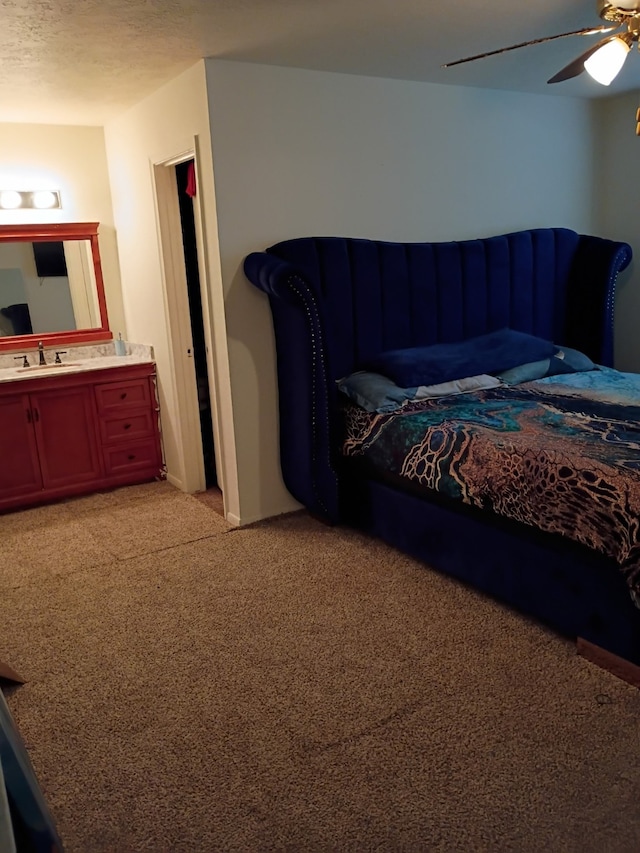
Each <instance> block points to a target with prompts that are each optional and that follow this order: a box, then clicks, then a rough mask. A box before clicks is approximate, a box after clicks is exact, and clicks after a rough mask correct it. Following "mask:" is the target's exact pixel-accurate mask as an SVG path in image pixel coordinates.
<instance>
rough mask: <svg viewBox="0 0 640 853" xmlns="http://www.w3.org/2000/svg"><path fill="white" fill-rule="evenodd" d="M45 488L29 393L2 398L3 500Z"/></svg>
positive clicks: (0, 482)
mask: <svg viewBox="0 0 640 853" xmlns="http://www.w3.org/2000/svg"><path fill="white" fill-rule="evenodd" d="M41 488H42V476H41V474H40V461H39V458H38V446H37V444H36V434H35V430H34V429H33V418H32V416H31V407H30V403H29V395H28V394H15V393H14V394H9V395H6V396H4V395H3V396H2V397H0V502H2V501H4V500H11V498H13V497H15V498H16V499H19V498H20V497H21V496H22V495H29V494H31V493H32V492H37V491H38V490H39V489H41Z"/></svg>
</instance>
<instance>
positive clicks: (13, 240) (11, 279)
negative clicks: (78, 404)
mask: <svg viewBox="0 0 640 853" xmlns="http://www.w3.org/2000/svg"><path fill="white" fill-rule="evenodd" d="M112 337H113V335H112V334H111V332H110V331H109V321H108V318H107V304H106V299H105V295H104V282H103V279H102V265H101V263H100V250H99V247H98V223H97V222H70V223H69V222H67V223H51V224H45V225H0V351H7V350H21V349H29V348H33V347H36V346H37V344H38V342H39V341H42V343H43V344H44V345H45V346H54V345H56V344H69V345H73V344H82V343H92V342H97V341H109V340H111V338H112Z"/></svg>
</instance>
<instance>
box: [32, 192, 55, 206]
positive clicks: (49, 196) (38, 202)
mask: <svg viewBox="0 0 640 853" xmlns="http://www.w3.org/2000/svg"><path fill="white" fill-rule="evenodd" d="M32 201H33V206H34V207H37V208H38V210H46V209H47V208H48V207H58V206H59V201H58V195H57V193H54V192H51V191H50V190H39V191H38V192H34V194H33V196H32Z"/></svg>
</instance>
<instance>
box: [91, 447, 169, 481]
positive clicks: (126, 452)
mask: <svg viewBox="0 0 640 853" xmlns="http://www.w3.org/2000/svg"><path fill="white" fill-rule="evenodd" d="M103 450H104V464H105V470H106V474H107V476H108V477H109V476H118V475H119V474H127V473H128V472H130V471H132V472H133V471H137V470H139V469H157V470H158V471H159V470H160V458H159V456H158V443H157V441H156V439H155V438H149V439H147V440H146V441H135V442H131V443H129V444H127V446H126V447H116V446H113V447H105V448H103Z"/></svg>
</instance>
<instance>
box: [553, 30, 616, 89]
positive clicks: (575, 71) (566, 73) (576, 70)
mask: <svg viewBox="0 0 640 853" xmlns="http://www.w3.org/2000/svg"><path fill="white" fill-rule="evenodd" d="M612 38H613V36H607V38H605V39H600V41H599V42H598V43H597V44H594V45H592V46H591V47H590V48H589V50H585V52H584V53H581V54H580V56H578V57H576V58H575V59H574V60H573V61H572V62H570V63H569V64H568V65H565V67H564V68H561V69H560V71H558V73H557V74H554V75H553V77H551V79H550V80H547V83H562V81H563V80H571V78H572V77H577V76H578V75H579V74H582V72H583V71H584V64H585V62H586V61H587V59H589V57H590V56H592V55H593V54H594V53H595V52H596V50H599V49H600V48H601V47H602V45H603V44H606V43H607V42H608V41H610V40H611V39H612Z"/></svg>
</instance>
